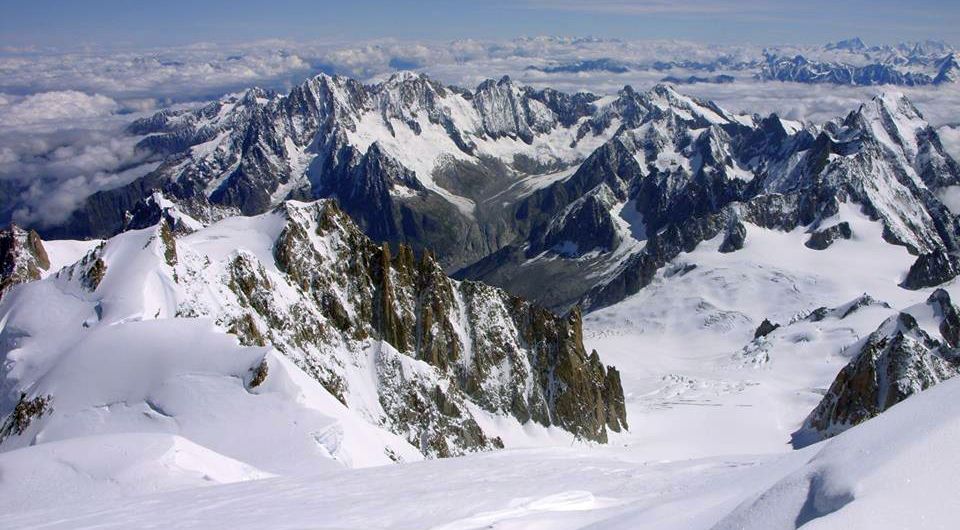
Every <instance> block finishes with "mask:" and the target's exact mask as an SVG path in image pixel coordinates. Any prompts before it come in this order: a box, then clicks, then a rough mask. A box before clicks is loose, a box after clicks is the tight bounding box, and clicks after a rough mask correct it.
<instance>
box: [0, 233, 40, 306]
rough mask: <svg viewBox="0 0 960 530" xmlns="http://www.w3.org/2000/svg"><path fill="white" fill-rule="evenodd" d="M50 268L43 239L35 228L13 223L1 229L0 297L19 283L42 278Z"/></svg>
mask: <svg viewBox="0 0 960 530" xmlns="http://www.w3.org/2000/svg"><path fill="white" fill-rule="evenodd" d="M49 268H50V259H49V258H48V257H47V252H46V250H45V249H44V248H43V241H41V240H40V236H39V235H37V233H36V232H34V231H33V230H24V229H22V228H20V227H18V226H16V225H12V226H10V227H9V228H7V229H5V230H0V299H2V298H3V295H4V293H5V292H7V291H8V290H9V289H10V288H11V287H13V286H14V285H16V284H18V283H25V282H29V281H33V280H38V279H40V274H41V271H45V270H47V269H49Z"/></svg>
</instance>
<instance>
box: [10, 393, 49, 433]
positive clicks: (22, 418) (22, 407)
mask: <svg viewBox="0 0 960 530" xmlns="http://www.w3.org/2000/svg"><path fill="white" fill-rule="evenodd" d="M52 402H53V397H52V396H49V395H46V396H36V397H34V398H33V399H27V395H26V394H25V393H22V392H21V393H20V399H19V400H18V401H17V404H16V405H14V407H13V411H12V412H11V413H10V415H9V416H7V417H6V419H4V421H3V424H2V425H0V442H3V440H5V439H6V438H8V437H10V436H19V435H21V434H23V433H24V432H25V431H26V430H27V428H28V427H29V426H30V423H31V422H32V421H33V420H35V419H37V418H40V417H42V416H43V415H44V414H47V413H48V412H50V411H51V410H52V407H51V404H52Z"/></svg>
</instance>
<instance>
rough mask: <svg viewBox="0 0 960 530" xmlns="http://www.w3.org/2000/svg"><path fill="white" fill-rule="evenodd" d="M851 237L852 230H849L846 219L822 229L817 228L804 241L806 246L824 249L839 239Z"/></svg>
mask: <svg viewBox="0 0 960 530" xmlns="http://www.w3.org/2000/svg"><path fill="white" fill-rule="evenodd" d="M851 237H853V231H852V230H850V223H847V222H846V221H844V222H842V223H838V224H835V225H833V226H831V227H829V228H824V229H823V230H817V231H816V232H813V233H812V234H810V239H808V240H807V242H806V243H804V244H805V245H806V246H807V248H812V249H814V250H825V249H826V248H827V247H829V246H830V245H832V244H833V242H834V241H837V240H839V239H850V238H851Z"/></svg>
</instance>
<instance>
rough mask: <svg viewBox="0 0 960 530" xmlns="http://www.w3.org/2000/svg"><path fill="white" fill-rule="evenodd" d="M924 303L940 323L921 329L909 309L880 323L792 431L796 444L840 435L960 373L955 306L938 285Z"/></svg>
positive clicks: (958, 330)
mask: <svg viewBox="0 0 960 530" xmlns="http://www.w3.org/2000/svg"><path fill="white" fill-rule="evenodd" d="M925 305H926V306H927V307H926V308H921V309H922V310H923V311H924V312H932V313H933V315H934V317H935V320H937V321H938V322H939V324H938V326H937V329H935V330H926V329H923V328H922V327H921V326H920V324H918V322H917V319H916V318H915V317H914V316H912V315H911V314H910V313H908V312H901V313H899V314H898V315H895V316H893V317H890V318H889V319H888V320H887V321H885V322H884V323H883V324H881V326H880V327H879V328H878V329H877V330H876V331H875V332H873V333H872V334H871V335H870V336H869V337H867V339H866V341H865V342H864V343H863V345H862V346H861V347H860V349H859V351H858V352H857V354H856V355H855V356H854V358H853V359H852V360H851V361H850V363H849V364H848V365H847V366H845V367H844V368H843V369H842V370H841V371H840V373H839V374H838V375H837V377H836V379H835V380H834V381H833V384H831V385H830V389H829V390H828V391H827V393H826V395H825V396H824V397H823V400H822V401H821V402H820V404H819V405H817V407H816V408H815V409H814V410H813V412H811V413H810V415H809V416H808V417H807V420H806V422H805V423H804V427H803V428H802V429H801V430H800V431H798V432H797V433H795V434H794V444H795V445H806V444H809V443H812V442H815V441H818V440H820V439H822V438H824V437H830V436H834V435H836V434H839V433H840V432H843V431H844V430H846V429H848V428H850V427H853V426H854V425H857V424H858V423H862V422H864V421H866V420H868V419H870V418H872V417H874V416H876V415H877V414H880V413H881V412H883V411H885V410H887V409H888V408H890V407H892V406H893V405H896V404H897V403H899V402H901V401H903V400H904V399H907V398H908V397H910V396H911V395H913V394H915V393H917V392H920V391H922V390H925V389H927V388H929V387H931V386H933V385H935V384H937V383H939V382H941V381H943V380H945V379H948V378H951V377H953V376H955V375H957V373H960V352H958V351H957V350H956V349H955V346H956V340H957V336H958V332H960V327H958V323H960V320H958V314H957V308H956V306H954V305H953V304H952V303H951V301H950V296H949V294H948V293H947V292H946V291H944V290H942V289H941V290H937V291H936V292H935V293H934V294H933V295H931V296H930V298H929V299H928V300H927V302H926V304H925Z"/></svg>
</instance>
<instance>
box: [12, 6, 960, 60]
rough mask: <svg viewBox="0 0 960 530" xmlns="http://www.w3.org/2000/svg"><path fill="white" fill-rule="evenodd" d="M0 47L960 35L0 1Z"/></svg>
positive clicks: (694, 21)
mask: <svg viewBox="0 0 960 530" xmlns="http://www.w3.org/2000/svg"><path fill="white" fill-rule="evenodd" d="M0 13H2V17H0V45H3V46H23V45H38V46H57V47H67V48H73V47H82V46H86V45H97V46H108V47H128V46H133V47H137V46H158V45H174V44H189V43H193V42H201V41H202V42H240V41H249V40H257V39H265V38H284V39H311V40H334V41H360V40H369V39H378V38H396V39H405V40H406V39H419V40H450V39H456V38H466V37H469V38H479V39H501V38H510V37H516V36H531V35H544V34H550V35H594V36H602V37H617V38H624V39H636V40H642V39H648V38H652V39H662V38H677V39H689V40H698V41H704V42H717V43H738V42H745V43H753V44H778V43H798V44H807V43H820V42H824V41H829V40H836V39H839V38H844V37H848V36H853V35H859V36H861V37H863V38H864V40H866V41H867V42H868V43H871V42H894V41H899V40H919V39H926V38H932V39H942V40H946V41H948V42H951V43H954V44H960V29H958V28H960V6H958V0H915V1H910V2H907V1H903V0H896V1H894V0H872V1H864V0H847V1H845V0H830V1H825V0H790V1H785V0H739V1H735V0H713V1H710V0H676V1H671V0H640V1H627V0H597V1H589V0H513V1H506V0H488V1H482V0H481V1H464V0H456V1H443V0H421V1H409V0H394V1H387V0H319V1H308V0H256V1H249V0H192V1H184V0H166V1H151V2H140V1H132V0H87V1H82V0H72V1H71V0H27V1H24V0H0Z"/></svg>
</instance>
